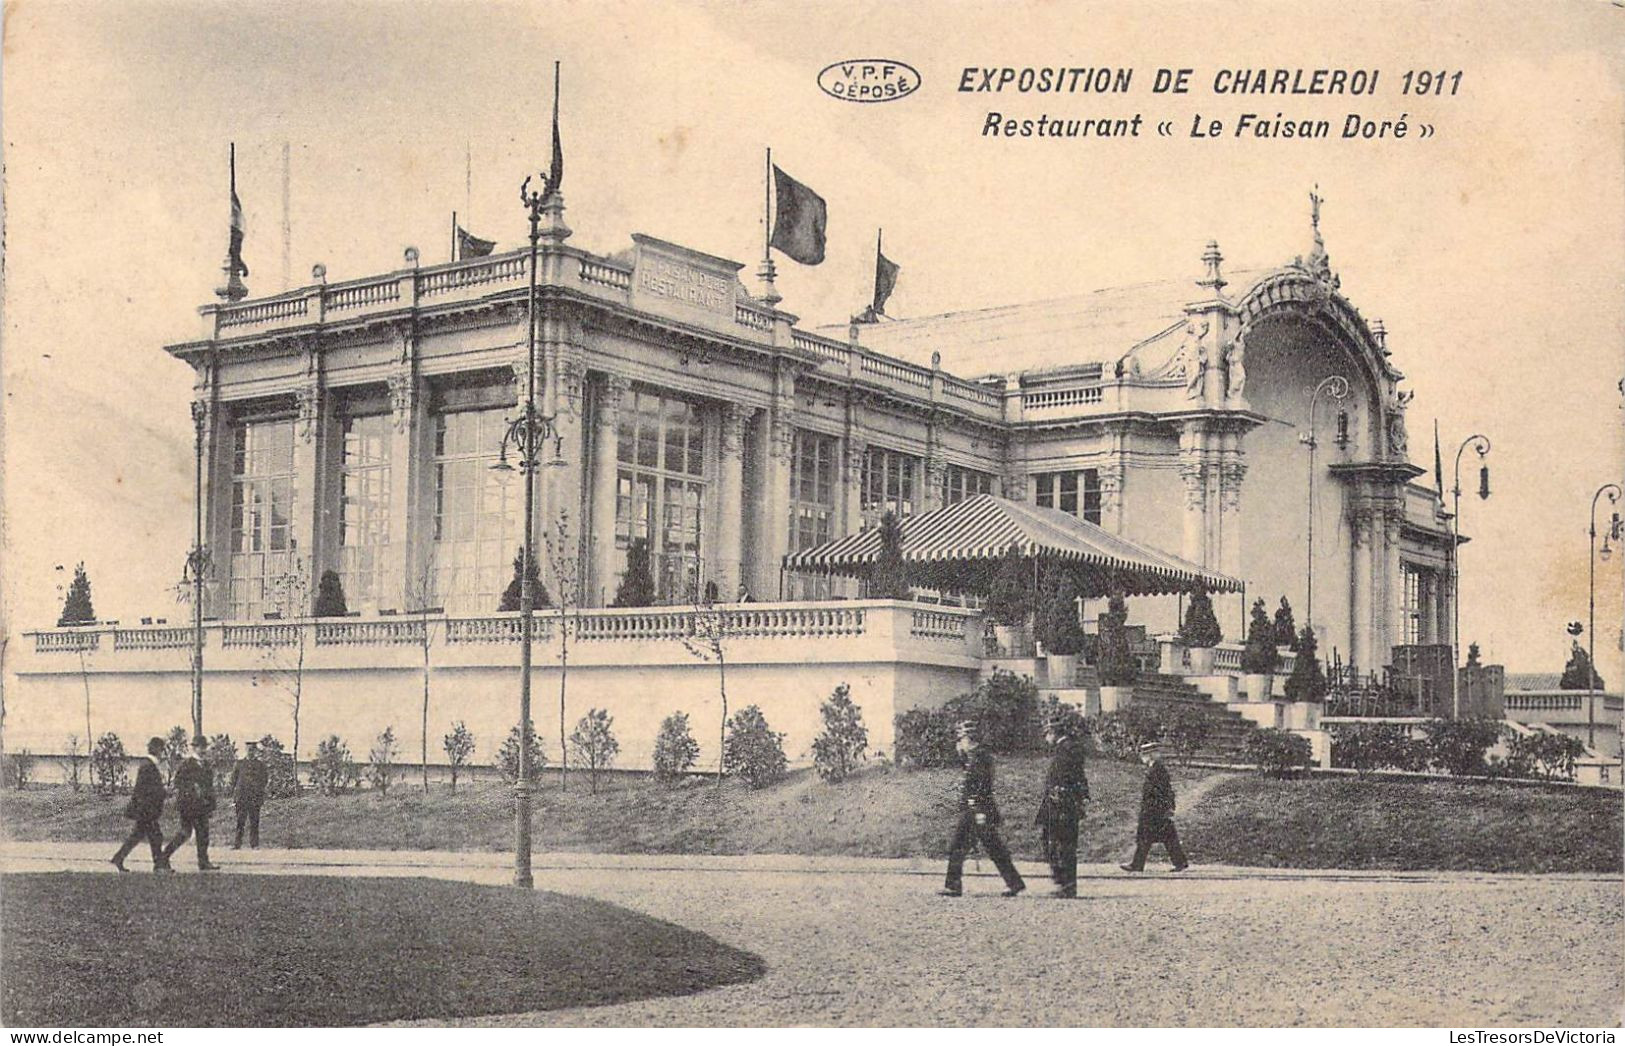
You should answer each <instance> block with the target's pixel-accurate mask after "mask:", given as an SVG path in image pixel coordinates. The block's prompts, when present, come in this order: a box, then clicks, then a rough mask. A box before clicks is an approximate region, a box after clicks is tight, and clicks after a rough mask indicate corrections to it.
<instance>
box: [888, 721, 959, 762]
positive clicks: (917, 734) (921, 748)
mask: <svg viewBox="0 0 1625 1046" xmlns="http://www.w3.org/2000/svg"><path fill="white" fill-rule="evenodd" d="M956 722H957V720H956V718H955V716H954V714H953V712H952V711H951V710H949V709H947V708H911V709H909V710H908V711H907V712H904V713H903V714H902V715H899V716H897V717H896V718H894V719H893V720H892V725H893V742H892V743H893V746H894V750H895V755H896V756H897V765H899V766H902V767H905V768H907V769H909V770H925V769H928V768H932V767H943V766H955V765H957V764H958V762H959V754H958V752H957V751H956V750H955V748H954V746H955V745H956V744H957V743H958V741H959V734H958V731H957V730H956V729H955V725H956Z"/></svg>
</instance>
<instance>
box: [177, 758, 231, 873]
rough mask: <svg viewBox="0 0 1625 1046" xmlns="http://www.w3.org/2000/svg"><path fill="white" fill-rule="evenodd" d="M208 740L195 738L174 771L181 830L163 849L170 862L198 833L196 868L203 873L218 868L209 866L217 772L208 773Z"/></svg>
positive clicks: (214, 865) (209, 771)
mask: <svg viewBox="0 0 1625 1046" xmlns="http://www.w3.org/2000/svg"><path fill="white" fill-rule="evenodd" d="M208 754H209V740H208V738H206V737H204V736H203V735H202V734H198V735H197V736H196V737H194V738H192V751H191V753H190V754H189V755H187V757H186V759H185V760H184V761H182V763H181V765H180V769H178V770H176V771H175V810H176V812H177V813H179V814H180V815H181V830H180V831H178V832H176V833H175V838H173V839H171V840H170V841H169V845H168V846H166V847H165V848H164V860H165V861H166V862H167V861H168V860H169V858H170V856H171V855H173V854H174V853H175V851H176V850H179V849H180V848H181V844H182V843H184V842H186V840H187V839H188V838H189V837H190V836H191V835H192V833H193V832H196V833H197V867H198V871H200V872H212V871H216V870H217V869H219V867H220V866H219V865H217V864H210V863H209V815H210V814H212V813H214V771H213V770H210V769H209V764H208V762H207V761H206V758H205V757H206V756H207V755H208Z"/></svg>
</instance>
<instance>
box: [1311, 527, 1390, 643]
mask: <svg viewBox="0 0 1625 1046" xmlns="http://www.w3.org/2000/svg"><path fill="white" fill-rule="evenodd" d="M1375 530H1376V528H1374V527H1373V526H1372V518H1371V510H1370V508H1369V507H1368V506H1365V505H1360V504H1356V505H1354V507H1353V508H1352V510H1351V511H1350V513H1349V544H1350V545H1351V546H1352V547H1351V548H1350V550H1349V551H1350V553H1351V554H1350V556H1349V661H1350V662H1351V663H1352V664H1354V665H1355V666H1357V667H1358V668H1359V669H1360V671H1362V672H1369V671H1372V670H1373V669H1374V668H1375V667H1376V666H1375V665H1374V663H1373V661H1372V651H1373V650H1374V649H1375V648H1376V642H1377V641H1376V637H1375V636H1374V634H1373V632H1372V622H1373V620H1374V618H1375V614H1374V611H1373V608H1374V606H1375V602H1374V600H1373V599H1372V582H1373V581H1374V580H1375V577H1374V574H1373V569H1374V568H1373V560H1374V558H1375V557H1373V556H1372V543H1373V541H1375V540H1377V534H1376V533H1375ZM1330 655H1331V651H1329V650H1328V651H1322V656H1326V657H1329V656H1330Z"/></svg>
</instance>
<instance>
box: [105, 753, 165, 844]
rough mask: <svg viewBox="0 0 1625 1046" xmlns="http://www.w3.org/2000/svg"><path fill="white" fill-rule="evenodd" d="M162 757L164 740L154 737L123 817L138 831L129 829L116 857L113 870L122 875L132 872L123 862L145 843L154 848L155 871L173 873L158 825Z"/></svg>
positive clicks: (161, 792)
mask: <svg viewBox="0 0 1625 1046" xmlns="http://www.w3.org/2000/svg"><path fill="white" fill-rule="evenodd" d="M163 754H164V739H163V738H161V737H155V738H153V739H152V740H150V741H148V742H147V759H146V762H144V763H142V764H141V769H139V770H137V771H136V774H135V792H134V794H132V795H131V796H130V802H129V803H128V805H126V806H125V807H124V816H125V817H128V818H130V820H132V821H134V822H135V827H134V828H132V829H130V835H129V838H127V839H125V840H124V845H123V846H120V847H119V848H118V852H117V853H115V854H114V855H113V867H115V868H117V869H118V870H119V871H121V872H125V871H129V869H128V868H125V867H124V859H125V858H126V857H128V856H129V855H130V851H131V850H134V849H135V847H136V844H137V843H139V842H140V841H141V840H143V839H145V840H146V841H147V844H148V845H149V846H151V847H152V870H153V871H155V872H172V871H174V869H173V868H171V867H169V855H168V854H166V853H165V852H164V830H163V828H162V827H160V826H159V824H158V819H159V818H160V817H162V816H163V813H164V798H165V792H164V772H163V770H161V769H160V768H159V766H158V757H159V756H161V755H163Z"/></svg>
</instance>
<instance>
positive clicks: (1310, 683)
mask: <svg viewBox="0 0 1625 1046" xmlns="http://www.w3.org/2000/svg"><path fill="white" fill-rule="evenodd" d="M1316 655H1317V644H1316V642H1315V634H1314V632H1312V631H1310V630H1309V628H1308V627H1307V626H1306V627H1305V628H1304V629H1303V631H1301V632H1299V633H1298V658H1297V661H1296V662H1294V663H1293V665H1292V672H1291V674H1290V675H1288V676H1287V677H1286V699H1287V700H1288V701H1290V702H1292V706H1291V707H1290V708H1286V709H1283V715H1282V717H1281V718H1282V719H1283V720H1284V721H1286V722H1287V725H1288V726H1290V727H1291V728H1292V729H1297V730H1312V729H1314V728H1315V724H1316V723H1317V722H1318V720H1319V715H1318V712H1319V709H1320V704H1321V702H1323V701H1325V700H1326V693H1327V691H1328V690H1330V689H1331V687H1330V684H1328V683H1327V681H1326V673H1325V672H1324V671H1323V670H1322V669H1321V667H1320V658H1319V657H1318V656H1316Z"/></svg>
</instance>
